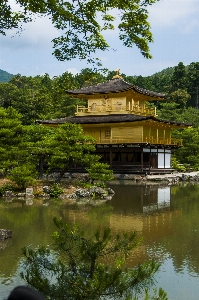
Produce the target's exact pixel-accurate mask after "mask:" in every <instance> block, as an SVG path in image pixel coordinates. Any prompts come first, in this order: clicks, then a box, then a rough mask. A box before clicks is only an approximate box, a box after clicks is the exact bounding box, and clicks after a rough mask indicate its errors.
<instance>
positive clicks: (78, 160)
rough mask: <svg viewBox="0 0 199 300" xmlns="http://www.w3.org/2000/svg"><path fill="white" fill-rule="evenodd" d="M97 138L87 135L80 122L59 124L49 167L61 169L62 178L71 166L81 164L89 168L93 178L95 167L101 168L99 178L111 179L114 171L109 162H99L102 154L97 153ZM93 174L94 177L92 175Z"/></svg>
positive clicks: (51, 144)
mask: <svg viewBox="0 0 199 300" xmlns="http://www.w3.org/2000/svg"><path fill="white" fill-rule="evenodd" d="M94 152H95V140H94V139H93V138H92V137H91V136H85V135H84V133H83V129H82V127H81V126H80V125H78V124H72V123H65V124H63V125H59V126H58V127H57V128H56V130H55V131H54V135H53V136H52V137H51V141H50V153H51V155H50V157H49V162H48V165H49V168H50V169H60V178H61V177H62V176H63V174H64V173H65V172H67V170H68V169H69V168H70V167H73V166H74V165H80V166H82V167H84V168H88V172H89V173H90V176H91V178H93V179H97V178H96V171H94V169H96V170H97V169H98V168H100V173H99V174H98V179H100V178H101V179H102V180H103V178H102V177H101V174H102V173H103V172H104V174H106V175H104V180H108V179H111V177H112V171H111V170H109V166H108V165H107V164H101V163H99V162H98V161H99V159H100V156H98V155H95V154H94ZM92 175H93V177H92Z"/></svg>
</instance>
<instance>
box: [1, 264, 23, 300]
mask: <svg viewBox="0 0 199 300" xmlns="http://www.w3.org/2000/svg"><path fill="white" fill-rule="evenodd" d="M21 271H22V269H20V268H18V269H17V271H16V273H15V274H12V275H11V276H10V277H1V276H0V291H1V294H0V295H1V298H0V299H7V297H8V295H9V292H10V291H11V290H12V289H13V288H14V287H16V286H18V285H23V284H25V282H24V281H23V279H21V277H20V275H19V274H20V272H21ZM8 286H9V289H8Z"/></svg>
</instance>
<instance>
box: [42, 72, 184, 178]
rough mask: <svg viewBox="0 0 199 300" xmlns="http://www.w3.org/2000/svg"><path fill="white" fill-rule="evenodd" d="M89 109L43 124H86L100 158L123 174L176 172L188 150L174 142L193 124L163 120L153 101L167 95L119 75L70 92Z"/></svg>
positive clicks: (179, 143) (82, 107)
mask: <svg viewBox="0 0 199 300" xmlns="http://www.w3.org/2000/svg"><path fill="white" fill-rule="evenodd" d="M66 93H67V94H68V95H69V96H71V97H74V98H79V99H84V100H86V101H87V106H77V111H76V115H75V116H74V117H66V118H61V119H53V120H40V121H38V122H39V123H40V124H43V125H50V126H53V125H58V124H63V123H66V122H71V123H77V124H81V126H82V127H83V130H84V132H85V134H86V135H91V136H93V137H94V138H95V140H96V154H99V155H100V156H101V161H102V162H107V163H108V164H109V165H110V167H111V169H113V171H114V172H117V173H148V174H155V173H156V174H158V173H163V172H164V173H170V172H171V171H172V169H171V154H172V151H173V149H175V148H177V147H180V146H182V140H181V139H175V138H172V130H173V129H181V128H186V127H188V126H190V125H189V124H185V123H180V122H173V121H167V120H161V119H158V116H157V114H156V108H148V107H150V106H149V105H148V107H147V103H149V102H150V101H154V100H156V101H161V100H164V98H165V95H164V94H160V93H156V92H152V91H148V90H146V89H143V88H139V87H137V86H135V85H134V84H131V83H128V82H126V81H124V80H123V79H122V77H120V76H119V75H116V76H114V77H113V79H111V80H109V81H107V82H104V83H100V84H97V85H93V86H88V87H83V88H81V89H77V90H67V91H66Z"/></svg>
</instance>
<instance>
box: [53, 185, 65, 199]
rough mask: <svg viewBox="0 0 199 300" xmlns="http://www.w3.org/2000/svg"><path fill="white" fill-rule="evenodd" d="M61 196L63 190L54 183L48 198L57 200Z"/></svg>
mask: <svg viewBox="0 0 199 300" xmlns="http://www.w3.org/2000/svg"><path fill="white" fill-rule="evenodd" d="M61 194H63V188H62V187H61V186H60V184H59V183H54V184H53V185H52V187H51V188H50V196H51V197H54V198H57V197H59V196H60V195H61Z"/></svg>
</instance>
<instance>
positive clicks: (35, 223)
mask: <svg viewBox="0 0 199 300" xmlns="http://www.w3.org/2000/svg"><path fill="white" fill-rule="evenodd" d="M55 215H57V213H56V211H54V210H52V208H51V209H49V208H47V207H43V206H39V207H37V206H25V205H23V204H22V202H21V203H20V202H19V203H16V202H14V203H9V204H7V205H6V206H5V207H2V206H1V209H0V228H6V229H10V230H12V232H13V237H12V240H11V245H9V246H8V247H6V248H5V249H0V266H1V269H0V276H5V277H7V276H12V274H14V273H15V272H16V269H17V265H18V262H19V259H20V257H22V252H21V248H22V247H23V246H25V245H29V244H32V245H34V246H37V245H38V244H43V245H47V244H49V243H51V242H52V241H51V235H52V232H53V231H54V229H55V227H54V224H53V221H52V219H53V216H55Z"/></svg>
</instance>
